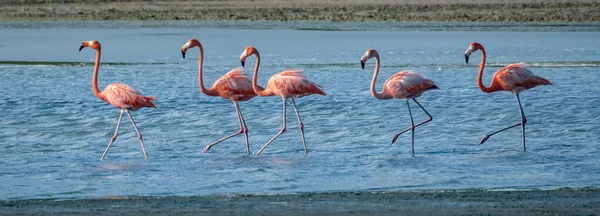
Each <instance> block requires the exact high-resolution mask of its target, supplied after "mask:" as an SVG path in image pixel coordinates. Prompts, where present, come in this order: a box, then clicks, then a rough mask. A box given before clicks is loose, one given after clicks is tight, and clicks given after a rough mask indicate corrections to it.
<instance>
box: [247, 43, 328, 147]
mask: <svg viewBox="0 0 600 216" xmlns="http://www.w3.org/2000/svg"><path fill="white" fill-rule="evenodd" d="M251 55H255V56H256V65H255V66H254V76H253V77H252V88H253V89H254V92H255V93H256V94H257V95H258V96H261V97H267V96H274V95H278V96H280V97H281V98H282V99H283V127H282V128H281V130H280V131H279V133H277V134H275V136H273V138H271V139H270V140H269V141H268V142H267V143H266V144H265V145H263V147H262V148H261V149H260V150H258V151H257V152H256V154H257V155H258V154H260V153H261V152H262V151H263V150H265V148H266V147H267V146H268V145H269V144H271V142H273V141H274V140H275V139H276V138H277V137H279V135H281V134H282V133H283V132H285V131H286V111H285V109H286V102H287V99H290V100H291V101H292V105H294V111H295V112H296V117H297V118H298V124H299V125H300V134H301V135H302V144H303V147H304V154H305V155H306V154H308V150H307V147H306V141H305V140H304V125H303V124H302V120H301V119H300V114H299V113H298V108H297V107H296V103H295V102H294V98H300V97H304V96H307V95H311V94H320V95H325V92H323V91H322V90H321V89H320V86H319V85H317V84H315V83H313V82H311V81H309V80H308V79H306V78H305V77H304V76H302V71H301V70H285V71H282V72H279V73H277V74H275V75H273V76H271V78H269V81H268V82H267V86H266V88H265V89H263V88H261V87H260V86H258V84H257V79H258V67H259V65H260V54H259V53H258V50H256V48H254V47H252V46H248V47H246V49H245V50H244V52H243V53H242V55H240V61H241V62H242V66H244V63H245V61H246V58H247V57H248V56H251Z"/></svg>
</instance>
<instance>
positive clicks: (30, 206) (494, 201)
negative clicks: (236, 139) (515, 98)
mask: <svg viewBox="0 0 600 216" xmlns="http://www.w3.org/2000/svg"><path fill="white" fill-rule="evenodd" d="M15 214H17V215H82V214H86V215H87V214H93V215H145V216H153V215H400V214H402V215H483V214H486V215H598V214H600V189H594V188H583V189H569V188H563V189H556V190H525V191H484V190H466V191H457V190H449V191H423V192H401V191H394V192H332V193H303V194H292V195H234V196H191V197H178V196H175V197H109V198H102V199H75V200H57V199H41V200H15V201H0V215H15Z"/></svg>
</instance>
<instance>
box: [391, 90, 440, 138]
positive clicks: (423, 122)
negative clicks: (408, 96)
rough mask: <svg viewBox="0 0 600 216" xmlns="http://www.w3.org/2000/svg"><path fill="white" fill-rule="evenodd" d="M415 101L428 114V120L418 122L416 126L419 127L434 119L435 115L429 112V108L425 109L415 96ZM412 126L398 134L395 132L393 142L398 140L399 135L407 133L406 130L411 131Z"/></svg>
mask: <svg viewBox="0 0 600 216" xmlns="http://www.w3.org/2000/svg"><path fill="white" fill-rule="evenodd" d="M413 101H415V103H417V105H419V107H421V109H422V110H423V112H425V114H427V120H425V121H422V122H420V123H419V124H416V125H415V128H416V127H419V126H421V125H423V124H425V123H427V122H430V121H431V120H433V117H432V116H431V115H430V114H429V112H427V110H425V108H423V106H421V104H420V103H419V102H418V101H417V100H416V99H414V98H413ZM411 128H412V127H408V128H406V129H404V130H402V131H400V132H398V133H397V134H394V138H392V143H391V144H394V142H396V140H397V139H398V136H400V135H401V134H403V133H405V132H406V131H409V130H410V129H411Z"/></svg>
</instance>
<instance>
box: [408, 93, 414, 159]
mask: <svg viewBox="0 0 600 216" xmlns="http://www.w3.org/2000/svg"><path fill="white" fill-rule="evenodd" d="M406 107H408V116H410V132H411V136H410V137H411V141H410V143H411V149H412V150H411V155H412V156H413V157H414V156H415V123H414V122H413V116H412V113H411V111H410V104H409V103H408V100H406Z"/></svg>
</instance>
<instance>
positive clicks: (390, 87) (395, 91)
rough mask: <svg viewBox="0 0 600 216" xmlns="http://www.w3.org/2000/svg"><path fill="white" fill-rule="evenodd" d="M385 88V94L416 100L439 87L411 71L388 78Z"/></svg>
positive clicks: (404, 71) (401, 72)
mask: <svg viewBox="0 0 600 216" xmlns="http://www.w3.org/2000/svg"><path fill="white" fill-rule="evenodd" d="M383 86H384V92H385V93H387V94H389V95H390V96H392V97H394V98H404V99H406V98H416V97H419V96H421V94H423V92H425V91H427V90H430V89H435V88H437V86H436V85H435V83H434V82H433V81H432V80H430V79H425V78H423V77H422V76H421V75H420V74H419V73H417V72H415V71H411V70H403V71H400V72H398V73H396V74H394V75H392V76H391V77H390V78H388V79H387V80H386V81H385V83H384V84H383Z"/></svg>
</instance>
